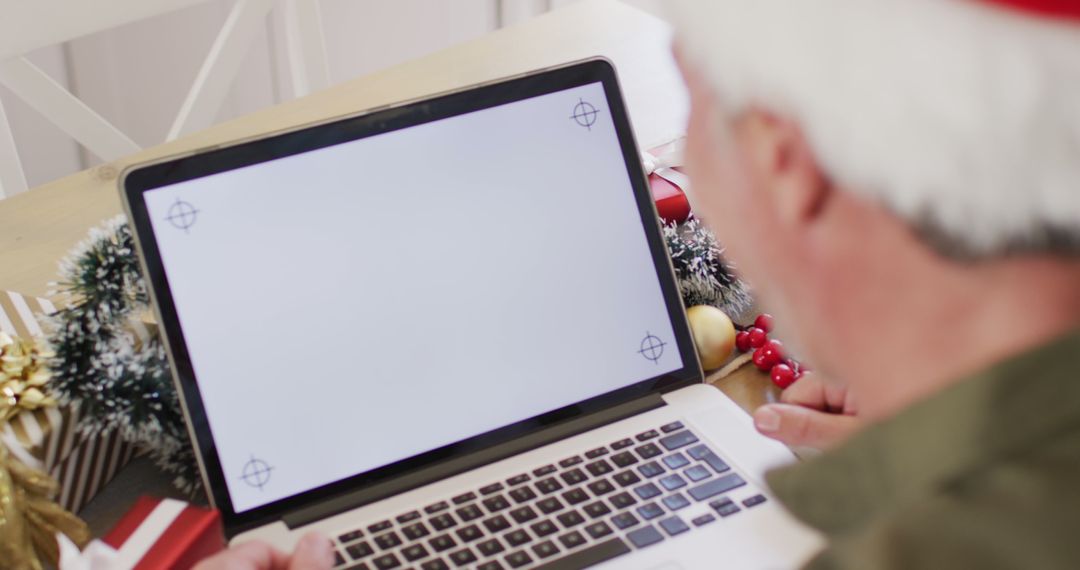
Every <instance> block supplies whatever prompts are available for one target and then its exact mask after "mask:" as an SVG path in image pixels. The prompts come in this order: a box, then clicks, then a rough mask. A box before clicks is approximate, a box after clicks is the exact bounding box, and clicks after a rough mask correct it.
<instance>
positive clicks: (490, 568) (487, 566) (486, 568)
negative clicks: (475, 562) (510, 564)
mask: <svg viewBox="0 0 1080 570" xmlns="http://www.w3.org/2000/svg"><path fill="white" fill-rule="evenodd" d="M476 570H503V565H502V564H499V561H498V560H488V561H487V562H485V563H483V564H481V565H479V566H477V567H476Z"/></svg>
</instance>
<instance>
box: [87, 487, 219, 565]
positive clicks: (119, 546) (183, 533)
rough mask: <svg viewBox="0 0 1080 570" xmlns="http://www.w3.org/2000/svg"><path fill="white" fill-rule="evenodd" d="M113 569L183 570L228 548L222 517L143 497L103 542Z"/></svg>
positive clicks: (208, 510) (180, 503)
mask: <svg viewBox="0 0 1080 570" xmlns="http://www.w3.org/2000/svg"><path fill="white" fill-rule="evenodd" d="M103 541H104V542H105V544H107V545H109V546H111V547H113V548H115V549H116V554H117V556H116V558H115V560H114V561H113V564H112V567H113V568H125V569H126V568H130V569H132V570H142V569H151V568H170V569H174V570H183V569H185V568H190V567H192V566H194V565H195V564H196V563H197V562H199V561H200V560H202V559H203V558H206V557H207V556H210V555H212V554H214V553H216V552H218V551H220V550H222V549H224V548H225V534H224V530H223V529H222V525H221V515H220V513H219V512H218V511H216V510H213V509H206V508H202V507H196V506H194V505H191V504H189V503H185V502H183V501H177V500H175V499H159V498H155V497H140V498H139V500H138V501H136V502H135V506H133V507H132V508H131V510H129V511H128V512H127V514H125V515H124V518H122V519H120V522H119V523H117V524H116V526H115V527H113V529H112V530H111V531H109V534H108V535H106V536H105V538H104V539H103Z"/></svg>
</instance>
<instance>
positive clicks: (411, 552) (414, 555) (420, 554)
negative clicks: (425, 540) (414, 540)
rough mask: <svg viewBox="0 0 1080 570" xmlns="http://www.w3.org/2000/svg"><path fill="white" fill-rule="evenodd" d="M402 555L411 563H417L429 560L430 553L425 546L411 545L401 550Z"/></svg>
mask: <svg viewBox="0 0 1080 570" xmlns="http://www.w3.org/2000/svg"><path fill="white" fill-rule="evenodd" d="M401 555H402V556H404V557H405V560H407V561H409V562H416V561H417V560H420V559H421V558H427V556H428V551H427V549H426V548H424V545H423V544H410V545H409V546H406V547H405V548H402V549H401Z"/></svg>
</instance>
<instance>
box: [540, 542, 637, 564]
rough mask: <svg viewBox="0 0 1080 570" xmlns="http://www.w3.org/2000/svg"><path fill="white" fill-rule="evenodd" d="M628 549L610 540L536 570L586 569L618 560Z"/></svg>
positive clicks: (624, 545) (620, 543) (622, 543)
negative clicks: (614, 559) (613, 559)
mask: <svg viewBox="0 0 1080 570" xmlns="http://www.w3.org/2000/svg"><path fill="white" fill-rule="evenodd" d="M629 552H630V547H629V546H627V545H626V543H625V542H623V541H622V539H620V538H612V539H609V540H606V541H604V542H601V543H599V544H594V545H592V546H590V547H588V548H585V549H583V550H579V551H577V552H575V553H573V554H570V555H568V556H564V557H563V558H560V559H558V560H553V561H551V562H549V563H547V564H541V565H540V566H537V567H536V569H537V570H564V569H567V568H588V567H590V566H595V565H597V564H600V563H601V562H605V561H608V560H611V559H612V558H618V557H619V556H622V555H623V554H628V553H629Z"/></svg>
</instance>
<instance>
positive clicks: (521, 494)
mask: <svg viewBox="0 0 1080 570" xmlns="http://www.w3.org/2000/svg"><path fill="white" fill-rule="evenodd" d="M508 495H510V498H511V499H514V502H516V503H517V504H519V505H520V504H521V503H527V502H529V501H531V500H533V499H535V498H536V492H535V491H533V490H532V489H530V488H528V487H518V488H516V489H514V490H512V491H510V492H509V493H508Z"/></svg>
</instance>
